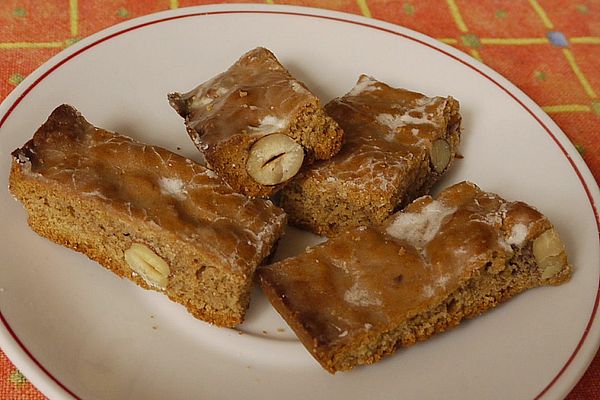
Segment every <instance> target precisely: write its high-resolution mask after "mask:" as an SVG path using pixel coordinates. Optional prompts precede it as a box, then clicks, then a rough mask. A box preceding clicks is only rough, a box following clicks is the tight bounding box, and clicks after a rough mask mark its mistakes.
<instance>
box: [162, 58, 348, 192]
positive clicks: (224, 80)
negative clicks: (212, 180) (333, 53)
mask: <svg viewBox="0 0 600 400" xmlns="http://www.w3.org/2000/svg"><path fill="white" fill-rule="evenodd" d="M168 98H169V102H170V104H171V106H172V107H173V108H174V109H175V110H176V111H177V112H178V113H179V114H180V115H181V116H182V117H183V118H184V119H185V124H186V127H187V130H188V133H189V135H190V137H191V138H192V140H193V141H194V143H195V144H196V146H197V147H198V149H200V150H201V151H202V152H203V153H204V156H205V159H206V161H207V163H208V165H209V166H210V167H211V168H212V169H214V171H215V172H216V173H217V174H219V175H220V176H222V177H223V179H225V180H226V181H227V182H228V183H229V184H230V185H231V186H232V187H233V188H234V189H235V190H237V191H240V192H241V193H244V194H246V195H249V196H252V197H266V196H271V195H273V194H274V193H276V192H277V191H278V190H280V189H281V188H282V187H283V186H284V185H285V184H286V183H287V182H288V181H289V179H290V178H292V177H293V176H295V175H296V174H297V172H298V171H299V170H300V169H301V168H302V167H303V166H306V165H308V164H310V163H312V162H313V161H314V160H324V159H328V158H330V157H332V156H333V155H334V154H335V153H337V152H338V151H339V149H340V146H341V144H342V138H343V131H342V130H341V128H340V127H339V125H338V124H337V123H336V122H335V121H334V120H333V119H331V118H330V117H329V116H327V115H326V114H325V112H324V111H323V109H322V107H321V104H320V102H319V99H318V98H317V97H316V96H315V95H314V94H312V93H311V92H310V91H309V90H308V89H307V87H306V85H304V83H302V82H300V81H298V80H296V79H295V78H294V77H292V75H290V73H289V72H288V71H287V70H286V69H285V68H284V67H283V66H282V65H281V64H280V63H279V61H278V60H277V58H276V57H275V56H274V55H273V53H271V52H270V51H269V50H267V49H265V48H262V47H259V48H256V49H254V50H251V51H249V52H248V53H246V54H244V55H243V56H242V57H241V58H240V59H239V60H238V61H237V62H236V63H235V64H233V65H232V66H231V67H230V68H229V69H228V70H227V71H225V72H223V73H221V74H219V75H217V76H215V77H214V78H212V79H210V80H208V81H207V82H205V83H203V84H201V85H199V86H198V87H196V88H195V89H193V90H191V91H190V92H188V93H185V94H180V93H171V94H169V95H168Z"/></svg>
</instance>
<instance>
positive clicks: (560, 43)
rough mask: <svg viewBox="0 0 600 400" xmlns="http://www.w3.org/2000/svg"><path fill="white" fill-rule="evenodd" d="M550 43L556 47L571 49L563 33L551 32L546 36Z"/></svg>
mask: <svg viewBox="0 0 600 400" xmlns="http://www.w3.org/2000/svg"><path fill="white" fill-rule="evenodd" d="M546 36H547V37H548V40H549V41H550V43H552V44H553V45H554V46H556V47H569V42H568V41H567V38H566V37H565V35H564V34H563V33H562V32H559V31H551V32H548V33H547V34H546Z"/></svg>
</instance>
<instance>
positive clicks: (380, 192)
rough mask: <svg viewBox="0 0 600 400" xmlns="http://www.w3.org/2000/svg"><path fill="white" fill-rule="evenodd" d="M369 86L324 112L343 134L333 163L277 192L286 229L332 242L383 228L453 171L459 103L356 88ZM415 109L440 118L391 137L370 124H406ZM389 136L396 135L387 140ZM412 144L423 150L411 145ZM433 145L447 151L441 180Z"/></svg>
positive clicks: (389, 132)
mask: <svg viewBox="0 0 600 400" xmlns="http://www.w3.org/2000/svg"><path fill="white" fill-rule="evenodd" d="M369 79H371V82H372V87H377V88H378V89H377V90H367V91H365V92H364V93H362V94H352V92H350V93H349V94H347V95H345V96H343V97H341V98H338V99H334V100H332V101H331V102H329V103H328V104H327V105H326V106H325V110H326V112H327V113H328V114H329V115H331V116H332V117H333V118H334V119H335V120H336V121H337V122H338V123H339V125H340V126H341V127H342V128H343V129H344V131H345V135H346V136H345V141H346V142H345V144H344V146H342V148H341V150H340V152H339V153H337V154H336V155H335V156H334V157H332V158H331V159H329V160H326V161H322V162H318V163H316V164H314V165H313V166H310V167H308V168H306V169H305V170H303V171H301V173H299V174H298V175H297V176H296V177H295V178H294V179H293V180H292V181H291V182H290V184H289V185H287V186H286V187H285V188H284V189H283V190H282V192H281V206H282V207H283V208H284V210H285V211H286V212H287V213H288V216H289V220H290V223H291V224H292V225H296V226H299V227H301V228H304V229H308V230H310V231H312V232H314V233H316V234H318V235H325V236H330V237H331V236H335V235H336V234H339V233H340V232H342V231H344V230H346V229H350V228H353V227H357V226H369V225H373V224H379V223H382V222H383V220H384V219H385V218H387V217H388V216H389V215H390V214H391V213H393V212H394V211H397V210H399V209H401V208H402V207H404V206H405V205H407V204H408V203H409V202H411V201H412V200H414V199H415V198H417V197H419V196H422V195H424V194H426V193H428V192H429V190H431V188H432V187H433V185H434V184H435V183H436V182H437V181H438V180H439V179H440V178H441V176H442V175H443V174H444V173H445V172H446V171H447V170H448V169H449V168H450V167H451V165H452V164H453V161H454V158H455V155H456V150H457V148H458V145H459V143H460V137H461V128H460V126H461V115H460V112H459V108H460V107H459V103H458V102H457V101H456V100H455V99H453V98H452V97H447V98H428V97H426V96H424V95H422V94H420V93H415V92H410V91H408V90H404V89H395V88H391V87H390V86H388V85H386V84H383V83H381V82H377V81H375V80H373V79H372V78H367V77H365V76H361V78H360V80H359V84H358V85H357V86H360V85H361V84H362V83H361V82H363V83H364V82H367V81H369ZM419 101H425V102H431V105H429V106H427V107H430V108H431V110H430V111H431V115H434V111H435V112H436V113H439V115H436V116H435V118H436V121H437V123H438V124H439V127H438V128H435V129H432V128H430V127H429V126H428V125H427V124H417V123H415V124H414V125H410V124H407V125H405V126H401V128H396V130H397V131H396V132H395V134H394V131H393V130H391V128H389V130H386V128H385V125H384V124H381V123H376V122H375V121H376V120H377V117H380V116H381V115H387V116H389V117H390V119H393V118H395V117H398V116H400V115H401V114H402V112H407V114H408V115H409V116H410V112H409V111H407V110H410V108H411V107H414V104H415V103H418V102H419ZM433 104H436V106H435V108H434V107H433ZM422 107H425V106H422ZM411 112H412V111H411ZM420 112H421V111H420ZM388 113H399V114H397V115H396V114H394V116H395V117H393V116H392V114H388ZM422 113H424V111H423V112H422ZM402 116H404V115H402ZM423 126H427V128H421V127H423ZM398 129H399V130H398ZM416 129H418V130H419V131H420V132H419V133H418V135H416V134H415V133H414V130H416ZM390 135H395V136H394V139H393V140H390V139H389V138H388V136H390ZM419 135H420V136H419ZM417 136H418V139H419V140H420V141H421V142H423V143H424V144H419V145H417V143H418V140H417ZM384 138H385V139H384ZM438 139H444V140H446V141H447V143H448V144H449V150H450V154H449V159H450V162H449V164H448V165H447V166H446V168H445V169H444V170H443V171H441V172H439V171H436V169H435V168H434V166H433V164H432V162H431V159H430V156H431V147H432V143H433V142H434V141H435V140H438ZM399 165H401V166H402V167H396V166H399Z"/></svg>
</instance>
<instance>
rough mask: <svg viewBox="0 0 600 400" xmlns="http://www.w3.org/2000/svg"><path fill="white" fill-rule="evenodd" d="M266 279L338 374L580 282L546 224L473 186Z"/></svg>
mask: <svg viewBox="0 0 600 400" xmlns="http://www.w3.org/2000/svg"><path fill="white" fill-rule="evenodd" d="M258 271H259V272H258V274H259V276H260V283H261V285H262V288H263V290H264V292H265V293H266V294H267V296H268V298H269V300H270V301H271V303H272V304H273V306H274V307H275V308H276V309H277V311H278V312H279V313H280V314H281V315H282V316H283V317H284V318H285V320H286V321H287V323H288V324H289V325H290V327H292V329H293V330H294V331H295V332H296V334H297V335H298V337H299V339H300V340H301V342H302V343H303V344H304V346H305V347H306V348H307V349H308V351H309V352H310V353H311V354H312V355H313V356H314V358H316V359H317V361H319V363H321V365H322V366H323V368H325V369H326V370H328V371H329V372H332V373H334V372H336V371H347V370H350V369H352V368H354V367H355V366H357V365H361V364H371V363H374V362H376V361H378V360H379V359H380V358H381V357H383V356H384V355H386V354H390V353H393V352H394V351H395V350H396V348H398V347H403V346H410V345H412V344H414V343H416V342H417V341H421V340H426V339H427V338H429V337H430V336H432V335H433V334H435V333H438V332H443V331H444V330H446V329H448V328H450V327H453V326H455V325H458V324H459V323H460V322H461V320H463V319H465V318H471V317H475V316H477V315H479V314H481V313H482V312H484V311H486V310H488V309H490V308H493V307H495V306H496V305H497V304H499V303H501V302H503V301H505V300H507V299H509V298H511V297H512V296H514V295H516V294H518V293H520V292H522V291H524V290H526V289H528V288H532V287H536V286H540V285H558V284H561V283H563V282H565V281H567V280H568V279H569V278H570V275H571V267H570V265H569V263H568V261H567V256H566V254H565V248H564V246H563V243H562V242H561V240H560V239H559V237H558V234H557V232H556V230H555V229H554V228H553V226H552V224H551V223H550V222H549V221H548V219H547V218H545V217H544V216H543V215H542V214H541V213H540V212H538V211H536V210H535V209H534V208H532V207H530V206H528V205H527V204H525V203H522V202H507V201H505V200H503V199H502V198H500V197H499V196H497V195H495V194H492V193H486V192H483V191H481V190H480V189H479V188H478V187H477V186H475V185H474V184H472V183H468V182H463V183H459V184H457V185H454V186H452V187H450V188H448V189H446V190H444V191H443V192H441V193H440V195H439V196H438V197H437V199H435V200H434V199H432V198H431V197H429V196H425V197H422V198H419V199H417V200H415V201H414V202H413V203H411V204H410V205H409V206H408V207H407V208H406V209H405V210H403V211H402V212H399V213H396V214H394V215H393V216H391V217H390V218H389V219H388V220H387V221H386V222H385V223H384V224H382V225H378V226H372V227H360V228H356V229H353V230H349V231H346V232H344V233H342V234H340V235H338V236H336V237H334V238H331V239H329V241H327V242H326V243H324V244H322V245H319V246H316V247H313V248H309V249H307V250H306V251H305V252H304V253H303V254H301V255H299V256H297V257H293V258H288V259H286V260H283V261H280V262H278V263H275V264H272V265H270V266H266V267H261V268H259V270H258Z"/></svg>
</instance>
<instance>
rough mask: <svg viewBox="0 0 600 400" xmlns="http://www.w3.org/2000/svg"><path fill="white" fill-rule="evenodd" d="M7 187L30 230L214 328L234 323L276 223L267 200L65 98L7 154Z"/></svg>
mask: <svg viewBox="0 0 600 400" xmlns="http://www.w3.org/2000/svg"><path fill="white" fill-rule="evenodd" d="M10 190H11V192H12V193H13V194H14V195H15V197H17V198H18V199H19V200H20V201H21V202H22V203H23V205H24V206H25V208H26V210H27V212H28V217H29V218H28V222H29V224H30V226H31V227H32V228H33V230H35V231H36V232H37V233H39V234H40V235H42V236H45V237H47V238H49V239H51V240H53V241H55V242H57V243H59V244H62V245H64V246H67V247H70V248H72V249H74V250H77V251H79V252H82V253H84V254H86V255H87V256H88V257H90V258H91V259H93V260H95V261H97V262H99V263H100V264H102V265H103V266H104V267H106V268H108V269H110V270H111V271H112V272H114V273H116V274H117V275H119V276H122V277H126V278H128V279H131V280H132V281H134V282H135V283H136V284H138V285H140V286H142V287H144V288H146V289H153V290H157V291H161V292H163V293H165V294H166V295H167V296H169V297H170V298H171V299H172V300H174V301H176V302H178V303H181V304H183V305H184V306H185V307H186V308H187V309H188V310H189V311H190V312H191V313H192V314H193V315H194V316H196V317H197V318H200V319H203V320H206V321H208V322H212V323H215V324H218V325H223V326H234V325H236V324H239V323H240V322H241V321H242V320H243V317H244V313H245V310H246V308H247V305H248V301H249V291H250V285H251V282H252V277H253V273H254V270H255V268H256V267H257V265H259V263H261V262H262V260H263V259H264V258H265V257H266V256H267V255H268V254H269V253H270V252H271V249H272V247H273V245H274V244H275V242H276V241H277V239H278V238H279V236H280V235H281V234H282V233H283V227H284V225H285V214H284V213H283V211H282V210H280V209H279V208H277V207H275V206H274V205H273V204H272V203H271V202H270V201H264V200H251V199H248V198H246V197H245V196H243V195H241V194H238V193H236V192H234V191H233V190H232V189H231V188H230V187H229V186H228V185H226V184H225V183H224V182H223V181H222V180H221V179H220V178H218V177H217V176H216V175H215V174H214V173H213V172H212V171H210V170H208V169H206V168H205V167H203V166H202V165H199V164H196V163H194V162H193V161H191V160H188V159H185V158H183V157H181V156H179V155H177V154H174V153H172V152H170V151H167V150H165V149H162V148H159V147H155V146H150V145H146V144H143V143H139V142H136V141H134V140H132V139H130V138H128V137H125V136H122V135H118V134H115V133H112V132H108V131H106V130H103V129H100V128H96V127H94V126H92V125H91V124H89V123H88V122H87V121H86V120H85V119H84V118H83V117H82V116H81V115H80V114H79V113H78V112H77V110H75V109H74V108H72V107H70V106H67V105H63V106H60V107H58V108H57V109H56V110H54V112H53V113H52V114H51V116H50V117H49V118H48V120H47V121H46V123H44V124H43V125H42V127H40V129H38V131H37V132H36V133H35V135H34V136H33V138H32V139H31V140H30V141H28V142H27V143H26V144H25V145H24V146H23V147H21V148H20V149H17V150H15V151H14V152H13V163H12V170H11V175H10ZM82 284H85V283H82ZM88 284H93V283H88Z"/></svg>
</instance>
